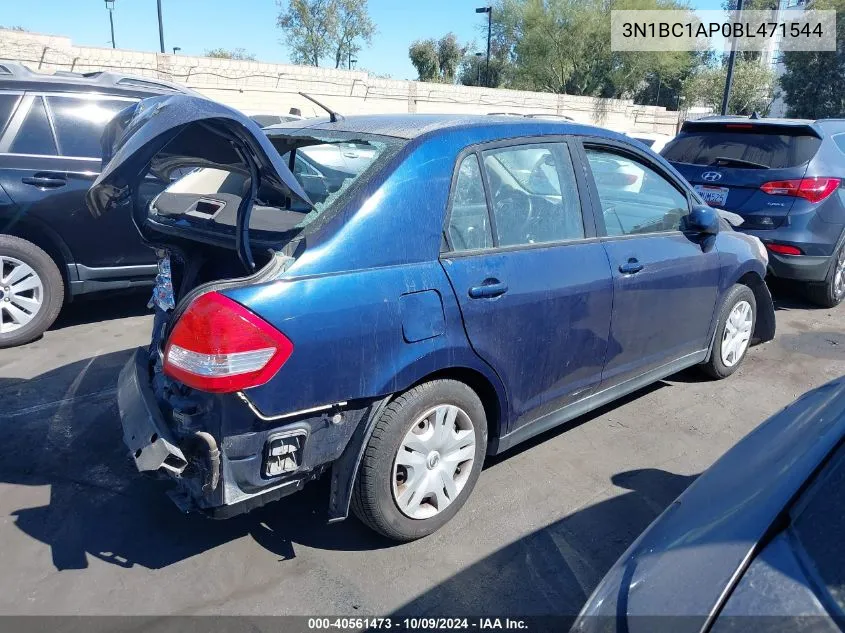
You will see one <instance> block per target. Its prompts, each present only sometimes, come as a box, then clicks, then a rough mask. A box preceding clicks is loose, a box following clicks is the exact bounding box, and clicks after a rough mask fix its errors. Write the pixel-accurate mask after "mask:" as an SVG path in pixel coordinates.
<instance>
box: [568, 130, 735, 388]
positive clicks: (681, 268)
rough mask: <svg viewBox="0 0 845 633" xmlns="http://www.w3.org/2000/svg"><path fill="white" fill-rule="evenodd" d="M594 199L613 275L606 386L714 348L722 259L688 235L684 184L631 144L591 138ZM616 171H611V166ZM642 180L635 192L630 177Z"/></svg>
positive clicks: (588, 156)
mask: <svg viewBox="0 0 845 633" xmlns="http://www.w3.org/2000/svg"><path fill="white" fill-rule="evenodd" d="M583 151H584V156H585V162H586V163H587V165H588V167H589V170H588V171H589V173H590V176H591V184H592V186H593V187H594V195H593V196H592V199H593V200H595V201H598V206H599V210H597V212H596V213H595V216H596V223H597V225H598V231H599V234H600V235H601V236H602V244H603V246H604V248H605V250H606V251H607V256H608V258H609V260H610V266H611V270H612V273H613V289H614V292H613V316H612V322H611V329H610V337H609V344H608V353H607V362H606V363H605V367H604V372H603V377H602V380H603V385H604V386H612V385H614V384H618V383H620V382H623V381H625V380H627V379H630V378H633V377H636V376H639V375H641V374H644V373H646V372H648V371H650V370H653V369H657V368H659V367H662V366H664V365H667V364H669V363H673V362H674V361H677V360H679V359H683V358H685V357H688V356H690V355H693V354H696V353H700V352H701V351H702V350H705V349H707V347H708V345H709V332H710V325H711V322H712V319H713V314H714V311H715V307H716V298H717V289H718V284H719V254H718V252H717V251H716V249H715V248H714V247H713V245H712V240H711V242H710V244H709V245H708V244H707V243H704V242H702V240H701V239H700V237H699V236H698V235H688V234H686V233H684V231H683V229H684V226H685V220H686V217H687V215H688V214H689V208H690V200H689V197H688V194H687V191H686V190H685V188H684V185H683V183H682V182H681V181H680V180H678V179H677V178H676V177H675V176H674V175H672V174H670V173H669V172H668V170H665V169H664V168H663V167H662V166H661V165H660V164H659V163H658V162H657V161H654V160H652V159H651V158H650V157H649V156H648V155H647V154H646V153H645V152H643V151H640V150H638V149H636V148H634V147H632V146H631V145H628V144H622V143H615V142H610V141H602V140H599V139H584V140H583ZM609 164H610V165H616V166H617V168H616V169H615V170H610V169H609V168H608V165H609ZM631 173H637V174H641V176H640V178H639V188H638V189H637V191H631V189H630V186H629V185H628V179H627V178H626V175H627V174H631Z"/></svg>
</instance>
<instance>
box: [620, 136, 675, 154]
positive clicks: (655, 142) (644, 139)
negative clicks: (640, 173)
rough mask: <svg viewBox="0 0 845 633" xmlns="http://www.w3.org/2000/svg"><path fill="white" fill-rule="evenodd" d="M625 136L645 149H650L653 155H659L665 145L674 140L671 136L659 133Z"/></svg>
mask: <svg viewBox="0 0 845 633" xmlns="http://www.w3.org/2000/svg"><path fill="white" fill-rule="evenodd" d="M627 135H628V136H630V137H631V138H633V139H636V140H638V141H639V142H640V143H642V144H643V145H645V146H646V147H650V148H651V151H653V152H654V153H655V154H659V153H660V151H661V150H662V149H663V148H664V147H666V144H667V143H668V142H669V141H671V140H672V139H673V138H675V137H674V136H672V135H669V134H661V133H660V132H629V133H627Z"/></svg>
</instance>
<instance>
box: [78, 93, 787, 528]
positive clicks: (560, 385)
mask: <svg viewBox="0 0 845 633" xmlns="http://www.w3.org/2000/svg"><path fill="white" fill-rule="evenodd" d="M350 143H351V144H354V145H355V146H356V147H357V148H358V153H359V155H360V156H364V155H366V156H368V157H369V159H368V160H367V161H363V160H361V161H357V162H356V167H355V168H354V169H353V171H351V172H350V173H349V174H348V177H346V178H345V179H343V181H342V182H338V181H337V180H336V179H322V180H321V178H322V177H323V173H322V172H323V170H322V168H321V166H320V164H319V162H318V160H317V159H318V157H319V156H331V155H332V152H331V151H328V150H330V149H331V146H332V145H337V144H350ZM321 146H322V147H321ZM326 146H328V147H326ZM104 147H106V148H110V149H109V151H107V154H106V156H105V157H104V163H105V164H104V167H103V170H102V173H101V174H100V175H99V176H98V178H97V180H96V182H95V183H94V184H93V186H92V187H91V189H90V190H89V192H88V205H89V208H90V209H91V211H92V213H93V214H94V215H95V216H102V215H104V214H108V213H110V212H111V211H113V210H116V209H121V208H126V207H129V208H131V212H132V214H133V217H134V219H135V224H136V226H137V227H138V228H139V230H140V231H141V232H142V233H143V235H144V237H145V239H146V241H147V242H148V243H150V244H153V245H154V246H155V247H156V248H157V249H158V257H159V275H158V279H157V282H156V287H155V290H154V294H153V301H154V302H155V304H156V317H155V325H154V329H153V335H152V342H151V344H150V346H149V348H147V349H141V350H139V351H138V352H137V353H136V354H135V356H134V358H133V359H132V360H131V362H130V363H129V364H128V365H127V366H126V367H125V368H124V370H123V371H122V373H121V376H120V379H119V388H118V404H119V409H120V415H121V419H122V424H123V429H124V440H125V443H126V445H127V446H128V448H129V450H130V452H131V455H132V457H133V459H134V461H135V464H136V466H137V468H138V469H139V470H140V471H142V472H148V473H160V474H164V475H166V476H168V477H170V478H172V479H173V480H174V481H175V482H176V483H177V488H176V490H175V491H174V495H173V496H174V498H175V500H176V501H177V503H178V504H179V505H180V506H181V507H182V508H183V509H185V510H189V509H194V510H200V511H203V512H205V513H207V514H209V515H211V516H214V517H226V516H231V515H232V514H237V513H240V512H244V511H248V510H250V509H252V508H255V507H257V506H260V505H263V504H265V503H267V502H269V501H272V500H274V499H278V498H280V497H283V496H285V495H287V494H290V493H292V492H295V491H297V490H299V489H301V488H302V487H303V486H304V485H305V484H306V482H308V481H311V480H314V479H316V478H317V477H320V476H321V475H327V476H329V477H330V478H331V495H330V499H329V517H330V519H331V520H339V519H343V518H345V517H346V515H347V513H348V510H349V507H350V505H351V506H352V508H353V510H354V512H355V513H356V514H357V515H358V516H359V517H360V518H361V519H362V520H363V521H364V522H365V523H366V524H368V525H370V526H371V527H372V528H374V529H375V530H377V531H378V532H380V533H382V534H384V535H387V536H388V537H390V538H393V539H397V540H410V539H414V538H418V537H422V536H425V535H426V534H430V533H431V532H433V531H434V530H436V529H438V528H439V527H440V526H441V525H443V524H444V523H445V522H446V521H448V520H449V519H450V518H451V517H452V516H454V514H455V513H456V512H457V511H458V510H459V508H460V507H461V506H462V505H463V503H464V502H465V500H466V498H467V496H468V495H469V493H470V491H471V490H472V488H473V486H474V485H475V482H476V480H477V478H478V476H479V474H480V472H481V467H482V463H483V461H484V458H485V456H486V455H490V454H496V453H501V452H502V451H505V450H507V449H509V448H511V447H513V446H515V445H516V444H518V443H519V442H522V441H524V440H526V439H528V438H530V437H532V436H535V435H537V434H538V433H542V432H543V431H546V430H548V429H551V428H552V427H555V426H557V425H559V424H561V423H563V422H565V421H567V420H570V419H572V418H574V417H576V416H578V415H581V414H583V413H585V412H587V411H589V410H591V409H595V408H596V407H598V406H601V405H603V404H606V403H608V402H610V401H612V400H614V399H616V398H619V397H620V396H623V395H625V394H628V393H631V392H632V391H635V390H637V389H639V388H642V387H644V386H645V385H648V384H649V383H652V382H654V381H656V380H659V379H661V378H664V377H666V376H668V375H670V374H672V373H675V372H677V371H679V370H681V369H684V368H686V367H690V366H692V365H698V364H701V365H702V366H703V368H704V369H705V370H706V371H707V372H708V373H709V374H710V375H711V376H714V377H724V376H727V375H729V374H731V373H733V372H734V371H736V369H737V367H739V365H740V363H741V362H742V360H743V358H744V357H745V355H746V351H747V349H748V347H749V345H750V344H751V343H752V342H754V341H765V340H769V339H771V338H772V337H773V336H774V330H775V322H774V309H773V306H772V301H771V297H770V295H769V294H768V290H767V289H766V285H765V283H764V282H763V277H764V275H765V272H766V252H765V249H764V248H763V246H762V244H761V243H760V242H759V240H757V239H756V238H753V237H749V236H746V235H743V234H741V233H737V232H734V231H733V230H731V228H730V226H729V225H727V224H726V223H725V222H724V221H723V220H721V218H720V217H719V216H718V214H717V212H716V211H715V210H714V209H712V208H710V207H708V206H706V205H705V204H704V203H703V202H702V201H701V200H700V198H699V197H698V196H697V194H695V192H694V191H693V190H692V189H691V187H690V186H689V185H688V184H687V183H686V181H684V179H683V178H682V177H681V176H680V175H679V174H678V173H677V172H676V171H675V170H674V169H673V168H672V167H671V166H670V165H669V164H668V163H667V162H666V161H664V160H662V159H661V158H660V157H658V156H656V155H655V154H654V153H652V152H650V151H649V150H647V149H645V148H643V147H642V146H641V145H639V144H638V143H636V142H635V141H630V140H628V139H626V138H625V137H624V136H622V135H620V134H615V133H613V132H609V131H607V130H602V129H598V128H593V127H588V126H582V125H576V124H573V123H569V122H564V121H545V120H543V121H541V120H532V119H527V118H526V119H519V118H514V117H491V116H474V117H473V116H447V115H401V116H360V117H349V118H346V119H344V118H342V117H339V116H337V115H335V114H334V113H332V115H331V117H330V118H329V119H328V120H325V119H320V120H316V121H315V120H309V121H297V122H291V123H285V124H282V125H278V126H273V127H272V128H268V129H266V130H264V131H262V130H261V129H260V128H259V127H258V126H257V125H256V124H255V123H254V122H253V121H250V120H248V119H247V118H245V117H244V116H243V115H241V114H239V113H238V112H235V111H233V110H230V109H228V108H226V107H224V106H222V105H220V104H216V103H213V102H210V101H206V100H203V99H199V98H191V97H185V96H170V97H165V98H152V99H146V100H144V101H141V102H140V103H139V104H138V105H136V106H134V107H132V108H130V109H127V110H126V111H124V112H122V113H120V114H119V115H118V116H117V117H116V118H115V119H114V120H113V121H112V123H111V124H110V125H109V127H108V128H107V129H106V132H105V138H104ZM303 148H310V150H309V151H308V156H309V162H308V169H304V168H303V167H304V166H303V165H301V164H300V162H299V156H300V153H301V150H302V149H303ZM365 150H366V151H365ZM350 169H351V168H350ZM155 182H169V183H170V184H169V185H168V186H167V188H166V189H165V190H164V191H163V192H161V193H154V192H153V191H148V190H146V189H145V187H146V186H147V184H150V183H155Z"/></svg>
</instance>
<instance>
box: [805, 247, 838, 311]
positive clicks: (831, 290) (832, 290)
mask: <svg viewBox="0 0 845 633" xmlns="http://www.w3.org/2000/svg"><path fill="white" fill-rule="evenodd" d="M807 298H808V299H809V300H810V301H812V302H813V303H815V304H816V305H818V306H820V307H822V308H835V307H836V306H838V305H839V304H840V303H842V300H843V299H845V243H843V244H842V245H841V246H840V247H839V251H838V252H837V253H836V254H835V256H834V257H833V265H832V266H831V267H830V271H829V272H828V273H827V279H825V280H824V282H823V283H820V284H811V285H809V286H807Z"/></svg>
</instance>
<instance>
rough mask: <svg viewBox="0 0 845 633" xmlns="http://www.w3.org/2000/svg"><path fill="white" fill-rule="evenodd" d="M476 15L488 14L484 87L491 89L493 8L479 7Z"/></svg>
mask: <svg viewBox="0 0 845 633" xmlns="http://www.w3.org/2000/svg"><path fill="white" fill-rule="evenodd" d="M475 12H476V13H486V14H487V68H486V69H485V70H484V85H486V86H487V87H488V88H489V87H490V30H491V28H492V26H493V7H479V8H477V9H476V10H475Z"/></svg>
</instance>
